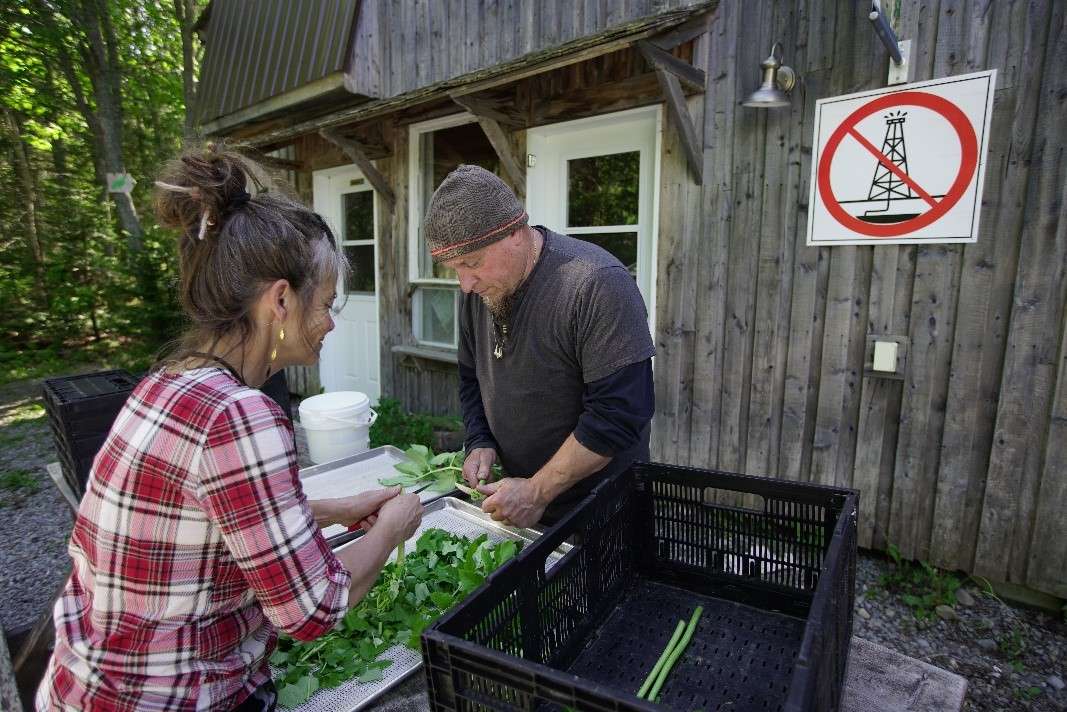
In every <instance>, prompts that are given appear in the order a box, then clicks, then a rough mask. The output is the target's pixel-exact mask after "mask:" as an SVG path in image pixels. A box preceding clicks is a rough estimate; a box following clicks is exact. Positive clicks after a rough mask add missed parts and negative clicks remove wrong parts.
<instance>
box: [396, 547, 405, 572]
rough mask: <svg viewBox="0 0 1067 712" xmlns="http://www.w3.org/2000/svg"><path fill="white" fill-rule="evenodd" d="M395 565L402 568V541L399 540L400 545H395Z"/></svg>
mask: <svg viewBox="0 0 1067 712" xmlns="http://www.w3.org/2000/svg"><path fill="white" fill-rule="evenodd" d="M396 565H397V568H401V569H402V568H404V542H403V541H401V542H400V546H398V547H396Z"/></svg>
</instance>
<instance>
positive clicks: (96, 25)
mask: <svg viewBox="0 0 1067 712" xmlns="http://www.w3.org/2000/svg"><path fill="white" fill-rule="evenodd" d="M81 9H82V12H81V15H82V18H83V28H84V29H85V37H86V40H87V42H88V44H87V46H84V47H83V48H82V54H83V58H84V60H85V71H86V73H87V74H88V75H89V83H90V84H91V85H92V87H93V98H94V99H96V116H97V120H98V123H99V126H100V133H101V136H100V138H101V139H102V145H101V146H100V148H101V149H102V150H101V151H100V153H101V157H102V159H103V164H104V170H105V171H106V172H107V173H125V172H126V165H125V162H124V161H123V154H122V91H121V84H122V75H121V70H120V67H119V58H118V47H117V40H116V39H115V32H114V29H113V28H112V25H111V16H110V15H109V14H108V9H107V7H106V5H104V4H103V3H102V2H101V0H83V2H82V4H81ZM110 197H111V199H112V201H113V202H114V203H115V212H116V213H117V214H118V218H119V225H120V227H121V228H122V231H123V232H125V233H126V240H127V243H128V245H129V249H130V255H131V257H132V258H133V259H134V260H139V257H140V255H141V252H142V251H143V249H144V231H143V230H142V229H141V221H140V219H139V218H138V217H137V211H136V210H135V209H134V206H133V199H132V198H131V197H130V194H129V193H111V194H110Z"/></svg>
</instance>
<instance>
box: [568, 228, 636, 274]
mask: <svg viewBox="0 0 1067 712" xmlns="http://www.w3.org/2000/svg"><path fill="white" fill-rule="evenodd" d="M572 237H576V238H578V239H579V240H585V241H586V242H591V243H593V244H594V245H599V246H600V247H603V248H604V249H605V250H607V251H608V252H610V253H611V254H613V255H615V256H616V257H617V258H618V259H619V262H622V263H623V264H624V265H625V266H626V269H628V270H630V274H632V275H635V276H636V275H637V233H636V232H602V233H595V234H592V235H589V234H585V235H572Z"/></svg>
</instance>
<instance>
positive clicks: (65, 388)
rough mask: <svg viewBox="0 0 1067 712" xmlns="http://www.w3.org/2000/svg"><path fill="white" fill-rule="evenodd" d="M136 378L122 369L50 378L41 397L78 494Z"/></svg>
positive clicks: (63, 463)
mask: <svg viewBox="0 0 1067 712" xmlns="http://www.w3.org/2000/svg"><path fill="white" fill-rule="evenodd" d="M136 385H137V379H136V378H135V377H134V376H133V375H132V374H130V373H129V372H128V371H124V370H114V371H100V372H97V373H86V374H82V375H78V376H64V377H62V378H50V379H48V380H46V381H45V382H44V387H43V396H44V405H45V410H46V411H47V412H48V422H49V425H50V426H51V428H52V435H53V436H54V437H55V441H56V452H57V453H58V454H59V462H60V465H61V466H62V468H63V477H64V479H65V480H66V481H67V484H68V485H70V487H71V489H72V490H74V492H75V493H76V494H77V495H78V497H81V495H82V493H83V492H84V491H85V483H86V481H87V480H88V478H89V470H90V468H91V467H92V464H93V458H94V457H96V453H97V452H98V451H99V450H100V446H101V445H103V444H104V439H105V438H107V434H108V432H109V431H110V430H111V424H112V423H113V422H115V417H116V416H117V415H118V414H119V411H120V410H121V409H122V406H123V404H124V403H125V402H126V398H127V397H128V396H129V395H130V391H132V390H133V388H134V386H136Z"/></svg>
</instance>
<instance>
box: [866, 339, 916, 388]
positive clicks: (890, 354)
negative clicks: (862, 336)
mask: <svg viewBox="0 0 1067 712" xmlns="http://www.w3.org/2000/svg"><path fill="white" fill-rule="evenodd" d="M907 362H908V337H907V336H894V335H892V334H867V348H866V353H865V355H864V359H863V375H865V376H867V377H871V378H893V379H898V380H900V379H903V378H904V374H905V372H906V366H907Z"/></svg>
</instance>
